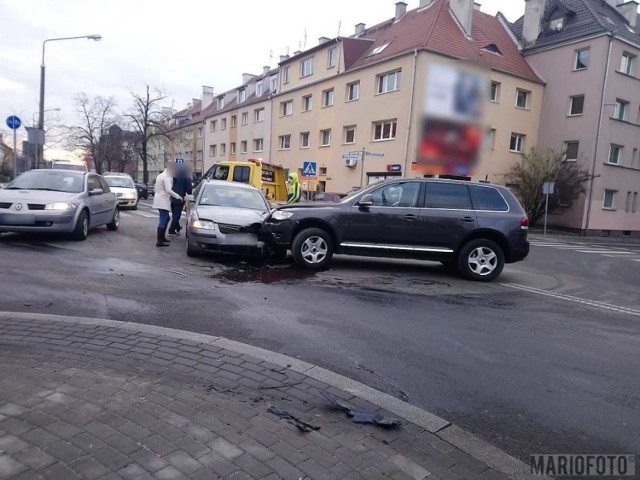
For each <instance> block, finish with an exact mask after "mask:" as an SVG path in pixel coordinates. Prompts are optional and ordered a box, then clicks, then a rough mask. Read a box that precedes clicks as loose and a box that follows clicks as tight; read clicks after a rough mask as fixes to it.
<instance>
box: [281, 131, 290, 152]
mask: <svg viewBox="0 0 640 480" xmlns="http://www.w3.org/2000/svg"><path fill="white" fill-rule="evenodd" d="M278 150H291V134H286V135H280V136H279V137H278Z"/></svg>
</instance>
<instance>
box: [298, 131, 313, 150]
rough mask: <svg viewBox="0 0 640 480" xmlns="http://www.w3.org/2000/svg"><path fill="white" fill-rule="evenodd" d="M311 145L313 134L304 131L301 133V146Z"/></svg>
mask: <svg viewBox="0 0 640 480" xmlns="http://www.w3.org/2000/svg"><path fill="white" fill-rule="evenodd" d="M310 146H311V134H310V133H309V132H302V133H301V134H300V148H309V147H310Z"/></svg>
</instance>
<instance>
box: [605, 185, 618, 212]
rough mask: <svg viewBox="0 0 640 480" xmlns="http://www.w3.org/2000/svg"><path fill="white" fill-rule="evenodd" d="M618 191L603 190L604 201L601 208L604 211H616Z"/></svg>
mask: <svg viewBox="0 0 640 480" xmlns="http://www.w3.org/2000/svg"><path fill="white" fill-rule="evenodd" d="M617 203H618V191H617V190H605V191H604V200H603V201H602V208H603V209H604V210H616V209H617V208H618V206H617Z"/></svg>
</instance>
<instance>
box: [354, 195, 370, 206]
mask: <svg viewBox="0 0 640 480" xmlns="http://www.w3.org/2000/svg"><path fill="white" fill-rule="evenodd" d="M357 205H358V206H359V207H372V206H373V195H371V194H370V193H367V194H366V195H365V196H363V197H362V198H361V199H360V200H358V204H357Z"/></svg>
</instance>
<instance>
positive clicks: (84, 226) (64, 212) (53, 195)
mask: <svg viewBox="0 0 640 480" xmlns="http://www.w3.org/2000/svg"><path fill="white" fill-rule="evenodd" d="M102 225H106V226H107V228H108V229H109V230H117V229H118V226H119V225H120V213H119V211H118V201H117V199H116V196H115V194H113V193H112V192H111V191H110V189H109V186H108V185H107V183H106V182H105V181H104V179H103V178H102V177H101V176H100V175H96V174H93V173H85V172H76V171H71V170H31V171H28V172H25V173H23V174H22V175H20V176H19V177H17V178H16V179H15V180H14V181H12V182H11V183H10V184H9V185H7V186H6V187H5V188H3V189H2V190H0V232H21V233H28V232H37V233H70V234H71V235H72V237H73V238H74V239H76V240H84V239H86V238H87V235H88V233H89V229H91V228H95V227H99V226H102Z"/></svg>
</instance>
